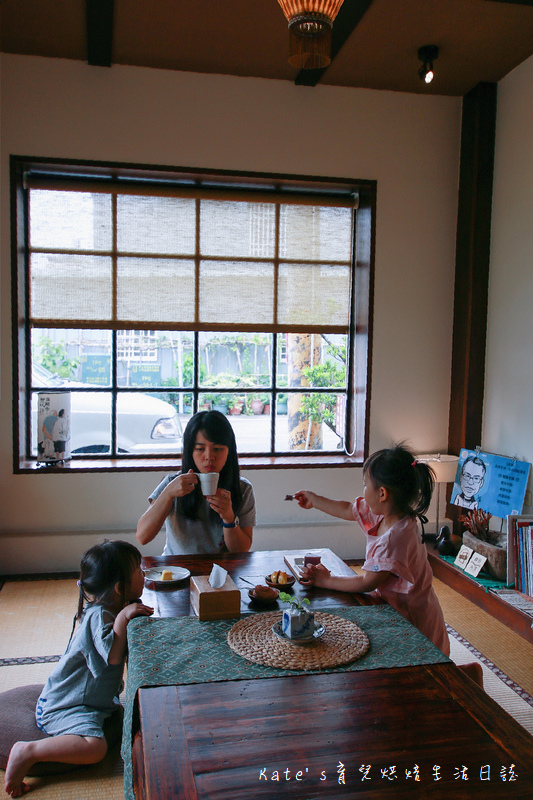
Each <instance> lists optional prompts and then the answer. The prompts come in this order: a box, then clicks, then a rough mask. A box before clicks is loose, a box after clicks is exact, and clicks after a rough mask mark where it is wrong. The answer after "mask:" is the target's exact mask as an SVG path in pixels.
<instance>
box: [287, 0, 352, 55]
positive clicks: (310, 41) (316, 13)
mask: <svg viewBox="0 0 533 800" xmlns="http://www.w3.org/2000/svg"><path fill="white" fill-rule="evenodd" d="M343 2H344V0H278V3H279V4H280V6H281V8H282V9H283V13H284V14H285V16H286V17H287V20H288V21H289V63H290V64H291V65H292V66H293V67H299V68H300V69H322V68H323V67H327V66H328V64H329V63H330V62H331V28H332V26H333V20H334V19H335V17H336V16H337V14H338V13H339V9H340V7H341V6H342V4H343Z"/></svg>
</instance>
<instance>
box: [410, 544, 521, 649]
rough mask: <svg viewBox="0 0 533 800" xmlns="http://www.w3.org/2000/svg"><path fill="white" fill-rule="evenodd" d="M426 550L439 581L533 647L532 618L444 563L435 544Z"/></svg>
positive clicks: (461, 571) (451, 565)
mask: <svg viewBox="0 0 533 800" xmlns="http://www.w3.org/2000/svg"><path fill="white" fill-rule="evenodd" d="M426 547H427V551H428V558H429V563H430V564H431V568H432V570H433V574H434V576H435V577H436V578H438V579H439V580H441V581H442V582H443V583H446V584H447V585H448V586H450V587H451V588H452V589H455V591H456V592H459V594H462V595H463V597H466V599H467V600H470V601H471V602H472V603H474V604H475V605H476V606H478V608H482V609H483V611H486V612H487V613H488V614H491V616H493V617H494V618H495V619H497V620H499V621H500V622H503V624H504V625H507V627H508V628H511V630H513V631H514V632H515V633H518V634H519V635H520V636H522V637H523V638H524V639H526V640H527V641H528V642H530V643H532V644H533V617H530V616H528V615H527V614H525V613H524V612H523V611H520V609H518V608H515V607H514V606H512V605H510V604H509V603H507V602H506V601H505V600H503V599H502V598H501V597H498V595H497V594H494V592H489V591H487V590H486V589H485V588H484V587H483V586H481V585H480V584H479V583H477V581H476V580H475V579H473V578H471V577H470V576H469V575H467V574H466V573H464V572H463V570H462V569H459V567H456V566H455V565H454V564H449V563H448V562H447V561H444V559H442V558H440V556H439V555H438V554H437V553H436V552H435V551H434V549H433V544H429V545H427V544H426Z"/></svg>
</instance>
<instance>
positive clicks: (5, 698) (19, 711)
mask: <svg viewBox="0 0 533 800" xmlns="http://www.w3.org/2000/svg"><path fill="white" fill-rule="evenodd" d="M43 686H44V684H42V683H34V684H31V685H30V686H19V687H17V688H15V689H9V691H7V692H2V693H1V694H0V769H5V768H6V764H7V759H8V757H9V751H10V750H11V748H12V747H13V745H14V744H15V742H21V741H22V742H31V741H36V740H37V739H47V738H48V734H47V733H44V731H41V730H39V728H38V727H37V723H36V722H35V706H36V705H37V700H38V698H39V695H40V694H41V692H42V690H43ZM122 717H123V711H122V708H119V709H118V710H117V712H116V713H114V714H112V715H111V716H110V717H109V719H107V720H106V723H105V728H104V735H105V738H106V741H107V746H108V748H109V749H111V748H112V747H113V746H114V745H115V744H117V742H119V741H120V739H121V736H122ZM74 769H80V765H79V764H61V763H59V762H52V761H47V762H42V763H39V764H34V765H33V767H31V769H30V770H29V772H28V775H53V774H57V773H59V772H69V771H70V770H74Z"/></svg>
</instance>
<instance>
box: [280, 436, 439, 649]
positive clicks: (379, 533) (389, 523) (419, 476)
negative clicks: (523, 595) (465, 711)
mask: <svg viewBox="0 0 533 800" xmlns="http://www.w3.org/2000/svg"><path fill="white" fill-rule="evenodd" d="M434 483H435V475H434V473H433V470H432V469H431V467H429V466H428V465H427V464H425V463H423V462H420V461H417V460H416V458H415V456H414V455H413V454H412V453H411V452H410V451H409V450H407V449H406V448H405V447H403V446H401V445H397V446H395V447H392V448H390V449H386V450H379V451H378V452H376V453H374V454H373V455H371V456H370V457H369V458H368V459H367V460H366V462H365V464H364V466H363V487H364V488H363V496H362V497H358V498H357V499H356V500H355V503H351V502H350V501H347V500H346V501H345V500H331V499H329V498H327V497H321V496H320V495H318V494H315V493H314V492H309V491H299V492H296V493H295V495H294V497H295V499H296V500H298V503H299V504H300V506H301V507H302V508H318V509H319V510H320V511H324V512H325V513H326V514H330V515H331V516H333V517H340V518H341V519H347V520H353V519H355V520H357V522H358V523H359V525H360V526H361V527H362V529H363V531H364V532H365V534H366V560H365V563H364V564H363V570H364V573H365V574H364V575H363V576H360V575H354V577H353V578H347V577H334V576H332V575H331V574H330V572H329V570H328V569H326V567H324V566H323V565H322V564H318V565H317V566H313V565H309V567H306V568H305V569H304V571H303V574H302V582H304V581H305V582H308V583H309V584H315V585H316V586H322V587H324V588H328V589H338V590H339V591H345V592H372V593H373V594H376V595H379V596H380V597H382V598H383V599H384V600H386V602H387V603H389V604H390V605H391V606H393V607H394V608H395V609H396V610H397V611H399V613H400V614H402V616H404V617H405V618H406V619H408V620H409V622H411V623H412V624H413V625H415V626H416V627H417V628H418V629H419V630H420V631H421V632H422V633H423V634H424V635H425V636H427V638H428V639H430V640H431V641H432V642H433V643H434V644H435V645H437V647H439V648H440V649H441V650H442V651H443V652H444V653H445V654H446V655H449V653H450V643H449V640H448V633H447V631H446V626H445V623H444V616H443V614H442V609H441V607H440V604H439V601H438V599H437V595H436V594H435V592H434V590H433V587H432V580H433V573H432V571H431V567H430V565H429V562H428V559H427V552H426V548H425V545H424V544H423V543H422V536H421V524H420V520H421V518H423V515H424V514H425V512H426V511H427V510H428V508H429V503H430V501H431V495H432V493H433V487H434Z"/></svg>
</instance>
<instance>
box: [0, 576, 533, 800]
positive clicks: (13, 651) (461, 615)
mask: <svg viewBox="0 0 533 800" xmlns="http://www.w3.org/2000/svg"><path fill="white" fill-rule="evenodd" d="M434 585H435V589H436V592H437V594H438V597H439V601H440V603H441V605H442V607H443V611H444V616H445V619H446V622H447V623H448V625H449V626H451V628H452V629H454V631H455V632H457V634H459V635H460V637H464V640H466V641H462V640H461V638H456V637H455V636H452V637H451V639H450V641H451V646H452V652H451V657H452V659H453V660H454V661H455V662H456V663H457V664H465V663H468V662H471V661H474V660H476V652H475V651H478V653H477V655H478V656H481V654H483V655H482V656H481V658H479V659H478V660H480V661H481V664H482V667H483V673H484V684H485V690H486V691H487V693H488V694H490V695H491V696H492V697H493V698H494V699H495V700H496V701H497V702H498V703H500V705H502V707H503V708H505V710H506V711H508V713H510V714H512V715H513V716H514V717H515V718H516V719H517V720H518V722H520V724H521V725H523V726H524V727H525V728H526V729H527V730H529V731H530V733H533V699H532V698H531V697H529V695H533V645H530V644H529V643H528V642H526V641H525V640H524V639H523V638H522V637H520V636H518V635H517V634H515V633H513V632H512V631H510V630H509V629H508V628H506V627H505V626H504V625H502V624H501V623H499V622H498V621H497V620H494V619H493V618H492V617H490V616H489V615H488V614H486V613H485V612H484V611H482V610H481V609H479V608H477V607H476V606H474V605H473V604H472V603H470V602H469V601H468V600H465V599H464V598H463V597H461V595H459V594H458V593H457V592H455V591H454V590H453V589H450V588H449V587H448V586H446V585H445V584H444V583H442V582H441V581H438V580H435V581H434ZM77 602H78V587H77V586H76V581H75V580H74V579H61V580H29V581H7V582H6V583H5V584H4V585H3V587H2V589H1V591H0V631H1V638H0V692H3V691H6V690H7V689H10V688H13V687H15V686H23V685H26V684H30V683H44V682H45V681H46V679H47V677H48V675H49V674H50V672H51V671H52V669H53V668H54V665H55V663H56V661H57V656H59V655H61V654H62V653H63V651H64V649H65V647H66V645H67V642H68V639H69V636H70V631H71V628H72V621H73V617H74V614H75V612H76V608H77ZM498 671H500V674H499V675H498ZM506 676H507V678H508V682H510V683H511V684H512V685H511V687H510V686H508V685H507V683H506V680H505V679H506ZM502 678H503V679H502ZM514 684H517V686H515V685H514ZM520 688H521V689H522V693H521V694H522V696H520ZM89 777H90V780H88V778H89ZM29 781H30V782H31V783H32V785H33V788H34V789H38V793H37V792H36V793H35V797H36V798H37V797H39V798H40V800H122V798H123V777H122V761H121V759H120V755H119V751H118V749H117V750H116V751H114V752H113V753H110V754H109V756H108V758H107V759H106V760H105V761H104V762H102V763H101V764H99V765H96V766H94V767H89V768H86V769H82V770H79V771H76V772H72V773H68V774H66V775H62V776H61V777H60V779H59V778H58V776H52V777H50V778H31V779H29ZM2 785H3V776H2V774H1V771H0V787H1V786H2ZM0 791H1V789H0ZM32 796H34V793H33V792H32Z"/></svg>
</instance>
